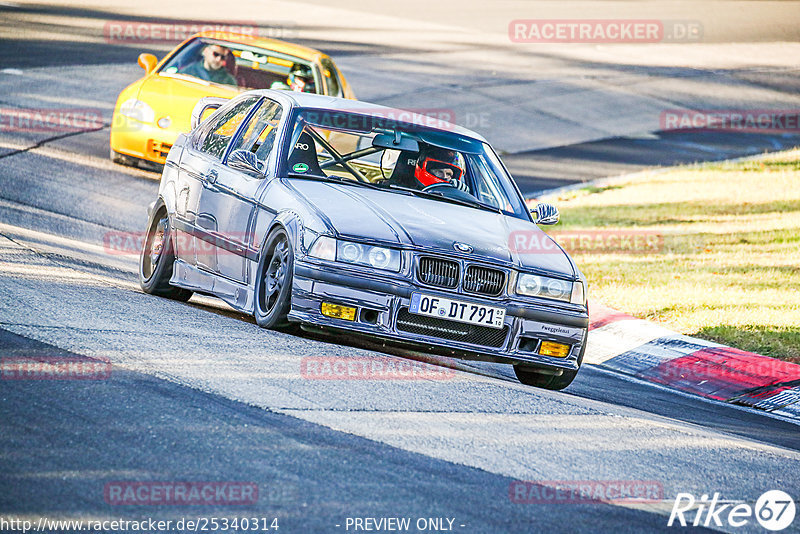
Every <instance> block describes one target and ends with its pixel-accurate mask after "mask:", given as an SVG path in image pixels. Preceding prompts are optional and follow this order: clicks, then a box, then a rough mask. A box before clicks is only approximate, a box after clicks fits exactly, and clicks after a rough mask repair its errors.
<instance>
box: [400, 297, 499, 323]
mask: <svg viewBox="0 0 800 534" xmlns="http://www.w3.org/2000/svg"><path fill="white" fill-rule="evenodd" d="M408 311H410V312H411V313H414V314H417V315H426V316H428V317H438V318H439V319H448V320H450V321H457V322H459V323H467V324H474V325H479V326H489V327H491V328H503V321H504V320H505V318H506V310H505V309H504V308H495V307H493V306H485V305H483V304H473V303H471V302H463V301H460V300H450V299H446V298H442V297H434V296H432V295H423V294H422V293H412V295H411V305H410V306H409V307H408Z"/></svg>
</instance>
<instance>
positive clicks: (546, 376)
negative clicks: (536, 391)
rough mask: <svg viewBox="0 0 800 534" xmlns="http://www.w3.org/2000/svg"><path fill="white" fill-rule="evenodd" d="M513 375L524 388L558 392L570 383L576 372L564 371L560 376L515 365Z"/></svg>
mask: <svg viewBox="0 0 800 534" xmlns="http://www.w3.org/2000/svg"><path fill="white" fill-rule="evenodd" d="M514 374H516V375H517V379H518V380H519V381H520V382H522V383H523V384H525V385H526V386H534V387H537V388H544V389H552V390H555V391H560V390H562V389H564V388H565V387H567V386H568V385H570V384H571V383H572V381H573V380H574V379H575V376H577V374H578V371H577V370H571V369H564V370H563V372H562V373H561V374H560V375H554V374H552V373H546V372H542V371H540V370H537V369H536V368H533V367H525V366H522V365H515V366H514Z"/></svg>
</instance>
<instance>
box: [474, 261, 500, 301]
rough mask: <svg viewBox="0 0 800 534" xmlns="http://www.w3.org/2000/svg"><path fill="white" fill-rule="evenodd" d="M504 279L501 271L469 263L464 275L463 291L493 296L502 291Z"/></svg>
mask: <svg viewBox="0 0 800 534" xmlns="http://www.w3.org/2000/svg"><path fill="white" fill-rule="evenodd" d="M505 281H506V274H505V273H504V272H503V271H498V270H497V269H490V268H488V267H478V266H477V265H470V266H469V267H467V273H466V274H465V275H464V291H467V292H469V293H479V294H481V295H489V296H492V297H495V296H497V295H499V294H500V293H502V292H503V285H504V284H505Z"/></svg>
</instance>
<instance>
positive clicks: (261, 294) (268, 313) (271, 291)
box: [254, 228, 294, 328]
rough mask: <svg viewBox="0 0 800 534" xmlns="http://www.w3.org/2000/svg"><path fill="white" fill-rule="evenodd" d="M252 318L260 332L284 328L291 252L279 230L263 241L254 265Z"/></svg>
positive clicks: (289, 294) (290, 269) (287, 241)
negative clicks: (266, 329)
mask: <svg viewBox="0 0 800 534" xmlns="http://www.w3.org/2000/svg"><path fill="white" fill-rule="evenodd" d="M257 272H258V277H257V278H256V288H255V289H256V291H255V306H254V315H255V318H256V323H258V325H259V326H261V327H263V328H278V327H283V326H287V325H288V324H289V321H288V319H287V315H288V313H289V309H290V308H291V303H292V273H293V272H294V252H293V251H292V245H291V244H290V243H289V236H288V235H287V234H286V230H284V229H283V228H277V229H275V230H273V231H272V232H271V233H270V234H269V236H268V237H267V241H266V243H265V245H264V248H263V249H262V251H261V259H260V260H259V262H258V271H257Z"/></svg>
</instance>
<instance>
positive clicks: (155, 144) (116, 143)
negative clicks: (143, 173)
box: [110, 112, 180, 165]
mask: <svg viewBox="0 0 800 534" xmlns="http://www.w3.org/2000/svg"><path fill="white" fill-rule="evenodd" d="M178 135H180V132H179V131H178V130H175V129H172V128H160V127H158V126H157V125H155V124H150V123H144V122H140V121H137V120H136V119H131V118H130V117H126V116H125V115H122V114H120V113H116V112H115V113H114V117H113V119H112V121H111V139H110V145H111V149H112V150H113V151H115V152H119V153H120V154H124V155H126V156H132V157H134V158H139V159H143V160H146V161H150V162H153V163H159V164H162V165H163V164H164V162H165V161H166V159H167V154H168V153H169V149H170V148H172V145H173V144H174V143H175V139H177V138H178Z"/></svg>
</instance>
